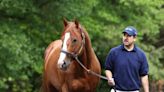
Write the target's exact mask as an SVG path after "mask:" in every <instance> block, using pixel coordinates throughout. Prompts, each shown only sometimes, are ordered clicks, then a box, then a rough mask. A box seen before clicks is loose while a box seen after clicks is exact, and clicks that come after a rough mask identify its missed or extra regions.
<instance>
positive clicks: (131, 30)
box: [122, 26, 137, 36]
mask: <svg viewBox="0 0 164 92" xmlns="http://www.w3.org/2000/svg"><path fill="white" fill-rule="evenodd" d="M122 33H127V34H128V35H131V36H136V35H137V29H136V28H134V27H133V26H128V27H126V28H125V29H124V31H123V32H122Z"/></svg>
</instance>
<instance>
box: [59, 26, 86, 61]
mask: <svg viewBox="0 0 164 92" xmlns="http://www.w3.org/2000/svg"><path fill="white" fill-rule="evenodd" d="M80 32H81V37H82V44H81V46H80V49H79V50H78V52H77V53H75V52H68V51H65V50H63V49H62V50H61V52H62V53H65V54H66V55H68V56H70V57H73V58H75V57H76V56H78V55H79V54H80V53H81V52H82V49H83V47H84V45H85V35H84V32H83V30H82V29H81V28H80Z"/></svg>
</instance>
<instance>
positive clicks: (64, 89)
mask: <svg viewBox="0 0 164 92" xmlns="http://www.w3.org/2000/svg"><path fill="white" fill-rule="evenodd" d="M60 92H69V91H68V85H67V84H66V83H64V84H63V85H62V87H61V90H60Z"/></svg>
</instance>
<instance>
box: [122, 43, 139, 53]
mask: <svg viewBox="0 0 164 92" xmlns="http://www.w3.org/2000/svg"><path fill="white" fill-rule="evenodd" d="M121 49H122V50H125V51H127V50H126V49H125V47H124V44H122V45H121ZM136 51H137V46H136V45H134V48H133V50H132V51H131V52H136Z"/></svg>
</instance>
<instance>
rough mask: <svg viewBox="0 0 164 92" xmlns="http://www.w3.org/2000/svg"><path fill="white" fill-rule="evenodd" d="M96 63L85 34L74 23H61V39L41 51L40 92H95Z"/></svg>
mask: <svg viewBox="0 0 164 92" xmlns="http://www.w3.org/2000/svg"><path fill="white" fill-rule="evenodd" d="M88 70H89V71H92V72H94V73H96V74H100V73H101V68H100V63H99V61H98V59H97V57H96V54H95V52H94V50H93V48H92V45H91V41H90V38H89V35H88V33H87V31H86V30H85V29H84V27H82V26H81V25H80V24H79V22H78V21H74V22H68V21H67V20H64V32H63V33H62V36H61V39H60V40H56V41H54V42H52V43H51V44H50V45H49V46H48V48H47V49H46V51H45V64H44V75H43V91H44V92H96V87H97V85H98V83H99V81H100V78H99V77H97V76H95V75H93V74H91V73H88Z"/></svg>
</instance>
